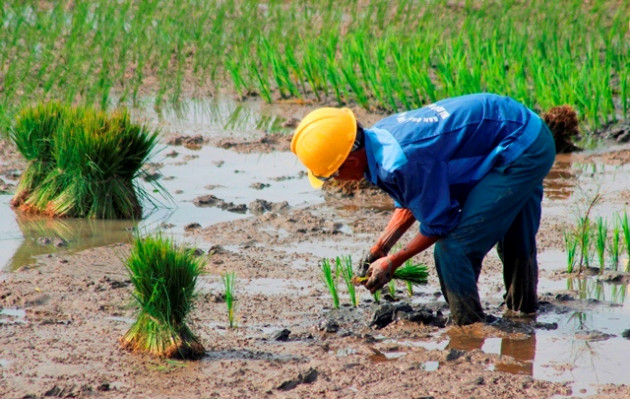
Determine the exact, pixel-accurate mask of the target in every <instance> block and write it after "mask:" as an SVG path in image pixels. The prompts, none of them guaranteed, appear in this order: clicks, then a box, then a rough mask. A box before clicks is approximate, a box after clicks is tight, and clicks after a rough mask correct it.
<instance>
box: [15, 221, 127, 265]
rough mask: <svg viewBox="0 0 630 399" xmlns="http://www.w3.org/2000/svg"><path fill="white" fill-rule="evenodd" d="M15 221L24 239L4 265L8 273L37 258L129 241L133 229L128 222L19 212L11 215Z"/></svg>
mask: <svg viewBox="0 0 630 399" xmlns="http://www.w3.org/2000/svg"><path fill="white" fill-rule="evenodd" d="M15 221H16V223H17V225H18V227H19V229H20V231H21V232H22V235H23V237H24V238H23V240H22V242H21V244H20V246H19V247H18V248H17V250H16V251H15V252H14V254H13V256H12V257H11V259H10V260H9V262H8V263H7V264H6V265H5V268H6V269H8V270H16V269H18V268H19V267H21V266H25V265H28V264H31V263H33V262H34V260H35V258H36V257H37V256H40V255H46V254H50V253H55V252H59V251H64V252H70V253H72V252H77V251H81V250H84V249H88V248H94V247H98V246H104V245H111V244H115V243H121V242H130V241H131V239H132V236H133V230H134V229H135V228H136V227H137V222H134V221H130V220H94V219H70V218H68V219H59V218H49V217H44V216H37V215H30V214H24V213H21V212H15Z"/></svg>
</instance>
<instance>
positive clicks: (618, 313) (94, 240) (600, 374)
mask: <svg viewBox="0 0 630 399" xmlns="http://www.w3.org/2000/svg"><path fill="white" fill-rule="evenodd" d="M269 112H270V111H269V110H268V109H266V107H265V106H264V105H261V104H256V103H253V104H238V103H235V102H233V101H229V100H224V101H218V102H213V103H203V102H199V103H190V104H188V105H185V106H183V107H182V108H180V109H177V110H172V109H171V110H153V109H145V110H143V111H142V112H141V114H139V115H136V117H138V118H141V119H144V120H146V121H147V122H148V123H150V124H151V125H153V126H157V127H160V128H161V129H163V130H168V131H171V132H172V131H179V132H181V133H182V134H186V135H194V134H202V135H211V136H213V137H215V136H216V135H222V136H229V137H232V136H233V137H249V136H251V134H252V132H258V133H260V131H276V130H280V129H281V128H280V122H281V120H280V119H279V118H276V117H274V116H273V114H272V113H269ZM167 154H169V155H167ZM153 161H154V162H156V163H159V164H161V167H160V168H159V169H158V171H159V173H160V174H161V178H160V179H159V182H160V184H161V185H162V186H164V188H165V189H166V190H167V191H168V192H169V193H170V194H171V195H172V198H171V199H168V200H167V199H162V203H161V204H160V206H158V207H157V208H152V207H151V206H150V204H145V210H146V214H145V218H144V219H143V220H141V221H139V222H137V223H134V222H121V221H98V222H97V221H85V220H61V221H59V220H57V221H51V220H47V219H42V218H36V217H25V216H24V215H19V214H16V213H14V212H13V210H11V209H10V207H9V201H10V196H8V195H0V220H2V221H3V223H2V224H1V225H0V267H4V269H5V270H15V269H17V268H19V267H20V266H24V265H27V264H34V263H37V259H38V257H41V256H47V255H48V254H51V253H55V252H61V253H63V252H73V251H80V250H83V249H86V248H91V247H99V246H103V245H111V244H115V243H119V242H127V241H129V240H130V239H131V238H132V237H133V234H134V231H136V230H138V229H139V230H141V231H146V230H148V231H154V230H158V229H160V230H164V231H166V232H168V233H169V234H172V235H173V236H175V237H177V238H180V239H185V238H184V235H185V233H184V232H185V230H184V228H185V226H188V225H189V224H191V223H198V224H199V225H201V227H206V226H209V225H211V224H214V223H219V222H224V221H231V220H237V219H239V218H246V217H250V216H251V213H250V212H249V211H245V212H230V211H228V210H224V209H221V208H217V207H203V208H200V207H197V206H195V205H194V203H193V199H194V198H196V197H198V196H202V195H207V194H212V195H214V196H216V197H218V198H220V199H222V200H225V201H228V202H233V203H234V204H235V205H241V204H244V205H246V206H248V205H249V203H250V202H252V201H254V200H257V199H263V200H266V201H269V202H281V201H288V203H289V205H290V206H292V207H300V206H307V205H313V204H319V203H322V202H323V197H322V194H321V192H317V191H313V190H312V189H311V188H310V186H309V185H308V183H307V181H306V178H305V177H304V176H303V174H301V172H302V168H301V166H300V165H299V163H298V162H297V161H296V159H295V157H294V156H293V155H292V154H291V153H285V152H273V153H270V154H259V153H255V154H240V153H236V152H234V151H230V150H225V149H221V148H215V147H212V146H202V147H201V148H199V149H191V148H186V147H182V146H166V145H165V146H164V147H163V148H162V150H161V152H160V153H158V154H157V155H156V157H155V158H154V159H153ZM629 177H630V166H627V165H620V166H610V165H604V164H603V163H597V162H596V161H595V162H594V161H591V160H589V159H588V158H587V157H585V156H583V155H563V156H559V157H558V160H557V162H556V165H555V166H554V169H553V170H552V172H551V173H550V175H549V177H548V179H547V180H546V182H545V199H544V207H543V209H544V211H543V212H544V213H543V217H544V216H551V215H553V216H562V217H563V218H564V219H565V220H566V222H567V224H571V223H574V221H575V220H576V219H575V218H576V217H577V215H579V214H580V213H581V212H583V210H584V209H586V207H588V205H589V203H590V201H591V200H592V198H594V196H595V195H596V194H601V195H602V198H603V199H602V201H601V202H600V203H598V204H597V205H596V206H595V207H594V208H593V215H594V216H602V217H606V218H611V219H612V218H613V217H616V216H617V215H619V213H620V212H623V211H624V210H625V202H624V201H619V200H617V201H615V200H608V199H607V198H609V197H613V194H614V197H615V198H620V197H621V196H619V195H618V194H619V193H620V192H624V191H629V190H630V178H629ZM143 184H144V186H145V187H146V188H147V189H150V187H151V186H150V185H149V184H148V183H143ZM254 184H260V186H263V187H264V188H262V189H260V190H259V189H255V188H252V185H254ZM287 193H291V195H287ZM339 212H341V213H342V212H344V211H343V210H339ZM347 232H350V231H347ZM275 233H276V234H279V235H282V234H289V233H287V232H284V233H283V232H282V231H275ZM360 241H364V240H355V241H354V242H355V243H353V242H348V243H345V244H344V245H345V247H346V248H348V249H349V250H350V252H355V250H356V251H358V250H360V249H361V248H362V247H363V244H361V243H360ZM193 244H194V245H198V246H200V247H201V248H202V249H208V248H209V247H210V246H211V245H213V243H212V242H195V243H193ZM346 244H347V245H346ZM338 245H339V242H330V243H329V245H328V244H326V243H323V244H322V243H318V244H317V245H315V244H310V243H308V242H306V243H299V244H298V246H292V247H289V246H286V247H277V248H274V249H275V250H277V251H283V252H286V253H297V252H299V253H312V254H317V255H319V256H329V257H333V256H336V255H339V254H338V253H336V251H337V248H338ZM359 245H360V246H359ZM302 266H303V267H307V265H306V264H304V265H298V266H297V267H302ZM564 267H565V254H564V252H563V251H558V250H556V251H549V252H543V253H541V254H540V268H541V272H542V276H541V281H540V285H539V287H540V290H539V291H540V293H541V294H543V295H545V294H546V293H550V295H551V296H552V297H553V296H554V295H556V294H557V293H558V292H569V293H570V294H571V298H572V299H571V300H569V301H568V305H567V306H566V307H562V306H556V307H552V308H550V309H548V310H546V311H544V312H541V313H540V314H539V315H538V316H537V319H536V321H537V322H539V323H541V325H544V326H547V327H548V326H557V327H555V328H533V329H526V330H524V331H520V332H510V333H507V334H504V333H498V332H497V331H496V330H492V329H482V330H480V331H476V332H473V333H471V331H467V330H461V331H460V330H458V329H455V328H452V329H447V330H440V331H438V332H436V333H435V334H434V335H433V336H432V337H431V338H430V339H429V340H428V341H427V340H423V341H400V342H397V343H398V345H399V346H400V347H401V348H402V349H403V350H398V351H394V352H378V353H374V354H372V355H370V359H372V360H373V361H374V362H385V361H387V362H390V361H391V362H395V361H397V359H400V358H403V357H404V356H405V351H404V348H405V346H408V347H416V346H418V347H424V348H426V349H429V350H435V349H446V348H451V349H456V350H465V351H470V350H481V351H483V352H486V353H491V354H496V355H499V356H498V359H499V360H497V361H496V362H493V363H491V364H488V368H490V369H494V370H500V371H505V372H509V373H515V374H527V375H531V376H532V377H534V378H536V379H542V380H551V381H571V384H572V387H573V392H574V394H576V395H580V394H588V393H590V392H591V384H595V383H599V384H601V383H624V384H628V383H630V377H628V374H627V373H626V372H624V370H625V367H624V366H625V362H626V356H627V353H630V341H629V340H626V339H624V338H622V336H621V334H622V332H623V331H624V330H626V329H628V328H630V321H629V320H630V300H629V299H628V298H629V297H630V295H627V290H628V287H627V286H626V285H623V284H616V283H611V282H605V281H599V280H598V278H597V277H588V278H576V277H573V276H572V277H569V278H564V277H562V278H547V277H546V276H550V275H553V274H554V273H556V272H559V271H561V270H563V269H564ZM0 278H2V277H1V274H0ZM491 283H492V284H495V285H496V284H499V283H500V282H498V281H491ZM203 285H204V286H205V287H204V286H202V287H201V288H202V290H204V289H206V290H211V291H212V290H214V291H216V289H217V288H218V287H219V286H220V282H219V281H217V280H212V281H210V280H208V281H204V282H203ZM311 285H312V284H311V283H310V282H308V281H303V280H282V279H269V278H266V279H264V278H260V279H251V280H248V281H246V282H244V283H243V286H242V287H241V289H243V290H246V291H247V292H248V293H249V294H252V295H259V294H265V293H269V292H270V291H271V289H272V288H273V290H275V292H278V293H283V294H287V293H291V294H299V293H300V292H302V291H304V290H305V289H306V288H307V287H309V286H311ZM481 290H482V295H483V297H484V298H487V299H488V300H489V302H490V303H491V304H499V303H500V302H501V295H502V293H501V292H499V291H497V290H495V289H488V288H487V287H481ZM436 291H437V287H426V288H421V289H416V295H415V296H414V302H421V303H429V302H435V301H436V300H443V299H442V298H441V297H440V296H439V295H437V296H436V295H435V292H436ZM569 305H570V306H569ZM23 317H24V315H23V314H20V313H19V310H10V309H4V310H2V312H1V313H0V321H1V320H4V322H5V323H6V322H20V321H21V320H22V318H23ZM118 321H120V322H128V320H118ZM268 332H269V331H266V333H268ZM343 355H344V353H340V354H339V356H343ZM346 355H347V354H346ZM0 364H2V359H0ZM422 367H424V369H425V370H427V371H433V370H437V369H439V367H440V363H439V361H430V362H426V363H425V364H423V366H422Z"/></svg>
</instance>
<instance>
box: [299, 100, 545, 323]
mask: <svg viewBox="0 0 630 399" xmlns="http://www.w3.org/2000/svg"><path fill="white" fill-rule="evenodd" d="M291 151H293V153H295V154H296V155H297V157H298V158H299V159H300V161H301V162H302V163H303V164H304V165H305V166H306V168H307V169H308V178H309V181H310V183H311V185H312V186H313V187H315V188H319V187H321V186H322V184H323V183H324V181H326V180H329V179H331V178H335V179H337V180H360V179H362V178H366V179H367V180H368V181H370V182H371V183H373V184H375V185H377V186H378V187H380V188H381V189H383V190H385V191H386V192H387V193H388V194H389V195H390V196H391V197H392V198H393V199H394V201H395V206H396V208H395V210H394V213H393V215H392V217H391V219H390V221H389V223H388V225H387V227H386V228H385V230H384V231H383V232H382V233H381V235H380V237H379V238H378V240H377V241H376V243H375V244H374V245H373V246H372V247H371V248H370V250H369V252H368V255H367V256H366V257H365V258H364V259H362V261H361V265H360V270H359V274H360V275H366V276H368V277H369V278H368V279H367V280H366V282H365V283H364V284H365V287H366V288H368V289H369V290H370V291H371V292H372V293H373V292H375V291H376V290H378V289H380V288H381V287H383V285H385V284H386V283H387V282H388V281H389V280H391V278H392V275H393V273H394V270H396V268H398V267H399V266H400V265H402V264H403V263H404V262H405V261H406V260H407V259H409V258H411V257H412V256H414V255H416V254H418V253H420V252H422V251H424V250H425V249H427V248H429V247H430V246H431V245H433V244H435V248H434V258H435V266H436V269H437V273H438V277H439V279H440V286H441V289H442V294H443V295H444V298H445V299H446V301H447V302H448V304H449V307H450V311H451V318H452V321H453V323H455V324H457V325H465V324H471V323H475V322H477V321H483V320H484V318H485V316H484V312H483V308H482V306H481V302H480V299H479V292H478V290H477V280H478V278H479V274H480V272H481V262H482V260H483V258H484V256H485V255H486V253H488V251H490V249H491V248H492V247H493V246H494V245H495V244H497V251H498V254H499V257H500V258H501V261H502V262H503V280H504V283H505V289H506V294H505V304H506V306H507V308H509V309H511V310H514V311H520V312H524V313H532V312H535V311H536V309H537V306H538V300H537V295H536V286H537V283H538V265H537V261H536V232H537V231H538V226H539V223H540V213H541V201H542V195H543V186H542V182H543V178H544V177H545V176H546V175H547V173H548V172H549V170H550V168H551V165H552V164H553V162H554V159H555V146H554V139H553V137H552V135H551V133H550V131H549V129H548V127H547V125H546V124H545V122H543V120H542V119H541V118H540V117H539V116H538V115H536V113H534V112H533V111H532V110H530V109H528V108H527V107H525V106H524V105H522V104H520V103H518V102H517V101H515V100H513V99H511V98H509V97H503V96H499V95H495V94H472V95H465V96H461V97H455V98H449V99H445V100H441V101H438V102H436V103H434V104H430V105H427V106H425V107H423V108H420V109H416V110H413V111H407V112H403V113H399V114H395V115H391V116H389V117H386V118H385V119H382V120H381V121H379V122H377V123H376V124H375V125H374V126H373V127H371V128H363V127H362V126H361V125H360V124H359V123H357V121H356V119H355V116H354V114H353V113H352V111H350V110H349V109H347V108H343V109H338V108H320V109H317V110H315V111H313V112H311V113H309V114H308V115H307V116H306V117H305V118H304V119H303V120H302V121H301V122H300V124H299V125H298V127H297V129H296V131H295V134H294V136H293V139H292V141H291ZM416 220H417V221H418V222H420V230H419V232H418V234H417V235H415V237H413V238H412V239H411V241H409V242H408V243H407V245H405V246H403V247H402V249H401V250H399V251H398V252H396V253H391V254H390V250H391V248H392V246H393V245H394V244H395V243H396V242H397V241H398V240H399V238H400V237H401V236H402V235H403V234H404V233H405V231H407V230H408V229H409V227H410V226H411V225H412V224H413V223H414V222H415V221H416Z"/></svg>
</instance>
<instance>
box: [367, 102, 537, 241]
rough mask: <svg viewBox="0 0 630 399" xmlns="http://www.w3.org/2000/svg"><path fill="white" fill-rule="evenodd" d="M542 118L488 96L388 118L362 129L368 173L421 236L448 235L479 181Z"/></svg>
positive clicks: (515, 150) (514, 153) (527, 138)
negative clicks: (417, 226) (413, 221)
mask: <svg viewBox="0 0 630 399" xmlns="http://www.w3.org/2000/svg"><path fill="white" fill-rule="evenodd" d="M542 123H543V122H542V120H541V119H540V117H539V116H538V115H536V114H535V113H534V112H533V111H531V110H530V109H529V108H527V107H525V106H524V105H522V104H520V103H519V102H517V101H515V100H513V99H511V98H509V97H504V96H498V95H495V94H486V93H482V94H471V95H466V96H461V97H455V98H449V99H445V100H441V101H438V102H436V103H434V104H431V105H427V106H425V107H423V108H420V109H416V110H413V111H408V112H403V113H399V114H395V115H391V116H389V117H387V118H385V119H382V120H380V121H379V122H377V123H376V124H375V125H374V126H372V127H371V128H369V129H364V132H365V148H366V154H367V161H368V168H369V170H368V171H367V172H366V178H367V179H368V180H369V181H371V182H372V183H373V184H376V185H377V186H379V187H380V188H382V189H383V190H385V191H386V192H387V193H388V194H389V195H390V196H391V197H392V198H393V199H394V200H395V202H396V205H397V206H402V207H404V208H407V209H409V210H410V211H411V212H412V213H413V215H414V217H415V218H416V219H417V220H418V221H419V222H420V232H421V233H422V234H424V235H427V236H445V235H446V234H448V233H449V232H450V231H451V230H452V229H453V228H454V227H455V226H456V225H457V223H458V222H459V219H460V211H461V207H462V205H463V203H464V202H465V201H466V197H467V196H468V193H469V192H470V190H471V189H472V188H473V187H474V185H475V184H476V183H477V182H478V181H479V180H481V179H482V178H483V177H484V176H485V175H486V174H487V173H488V172H489V171H490V170H491V169H492V168H493V167H495V166H500V165H506V164H509V163H510V162H512V161H514V160H515V159H516V158H517V157H518V156H520V155H521V154H522V153H523V151H524V150H525V149H526V148H527V147H528V146H529V145H531V144H532V142H533V141H534V140H535V139H536V137H537V136H538V133H539V131H540V129H541V127H542Z"/></svg>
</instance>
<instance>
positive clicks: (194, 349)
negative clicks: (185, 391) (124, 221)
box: [120, 235, 205, 359]
mask: <svg viewBox="0 0 630 399" xmlns="http://www.w3.org/2000/svg"><path fill="white" fill-rule="evenodd" d="M125 267H126V269H127V272H128V273H129V277H130V279H131V283H132V285H133V294H132V295H133V299H134V303H135V306H136V307H137V309H138V314H137V318H136V321H135V322H134V323H133V324H132V326H131V328H130V329H129V331H127V333H126V334H125V335H124V336H123V337H122V338H121V340H120V341H121V344H122V346H123V347H124V348H127V349H129V350H132V351H142V352H149V353H151V354H153V355H156V356H159V357H168V358H173V357H179V358H193V359H194V358H199V357H201V356H203V354H204V353H205V349H204V347H203V345H202V344H201V342H200V341H199V339H198V338H197V336H196V335H195V334H194V333H193V332H192V331H191V330H190V328H189V326H188V315H189V314H190V311H191V310H192V308H193V301H194V299H195V297H196V291H195V285H196V282H197V278H198V277H199V276H200V274H201V273H202V271H203V268H204V262H203V261H202V259H201V258H198V257H195V255H194V253H193V251H190V250H186V249H183V248H178V247H177V246H176V245H175V243H174V242H173V241H172V240H170V239H168V238H165V237H162V236H161V235H155V236H147V237H144V238H140V237H138V238H136V239H135V240H134V243H133V247H132V249H131V253H130V255H129V257H128V258H127V259H126V261H125Z"/></svg>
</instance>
